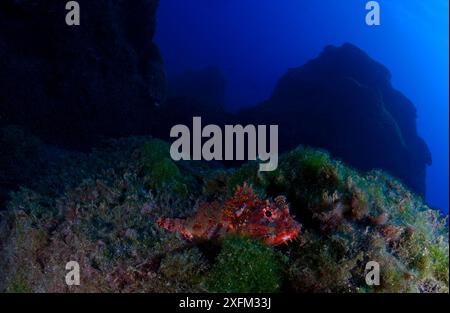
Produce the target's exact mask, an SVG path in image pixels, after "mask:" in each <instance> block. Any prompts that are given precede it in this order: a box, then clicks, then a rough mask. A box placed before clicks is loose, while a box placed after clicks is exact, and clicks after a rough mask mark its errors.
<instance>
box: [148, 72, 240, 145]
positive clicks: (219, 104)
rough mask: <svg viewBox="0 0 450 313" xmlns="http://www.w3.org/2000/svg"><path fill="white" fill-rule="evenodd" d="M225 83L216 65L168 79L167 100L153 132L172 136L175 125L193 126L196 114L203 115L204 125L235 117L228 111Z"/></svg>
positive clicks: (223, 122) (223, 121)
mask: <svg viewBox="0 0 450 313" xmlns="http://www.w3.org/2000/svg"><path fill="white" fill-rule="evenodd" d="M226 85H227V84H226V79H225V77H224V76H223V74H222V73H221V71H220V69H219V68H216V67H207V68H203V69H198V70H189V71H187V72H185V73H183V74H182V75H180V76H178V77H175V78H174V79H173V80H169V88H168V96H167V100H166V103H165V104H164V106H163V107H162V108H161V109H160V110H159V111H158V113H159V116H160V119H159V121H160V122H159V125H158V127H155V128H154V131H153V133H152V134H153V135H155V136H158V137H161V138H164V139H169V134H170V129H171V128H172V127H173V126H174V125H177V124H184V125H188V126H189V125H192V118H193V117H194V116H200V117H201V118H202V123H203V124H204V125H206V124H211V123H214V124H218V125H223V124H225V123H226V122H228V123H230V122H232V116H231V115H230V114H227V113H226V112H225V91H226Z"/></svg>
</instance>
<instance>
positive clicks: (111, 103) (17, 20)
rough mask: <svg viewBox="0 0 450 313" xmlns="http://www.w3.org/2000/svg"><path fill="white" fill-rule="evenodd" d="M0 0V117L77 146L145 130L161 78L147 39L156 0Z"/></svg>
mask: <svg viewBox="0 0 450 313" xmlns="http://www.w3.org/2000/svg"><path fill="white" fill-rule="evenodd" d="M78 2H79V4H80V7H81V25H80V26H67V25H66V23H65V20H64V19H65V16H66V13H67V11H66V9H65V5H66V2H65V1H16V0H4V1H1V3H0V110H1V112H2V113H1V115H0V124H21V125H24V126H26V127H27V128H28V129H30V130H31V131H33V132H35V133H36V134H38V135H39V136H40V137H41V138H42V139H44V140H45V141H47V142H52V143H58V144H63V145H65V146H71V147H85V146H87V145H90V144H92V143H93V142H96V141H97V139H98V138H99V137H105V136H106V137H111V136H124V135H130V134H139V133H142V132H144V131H149V128H150V126H149V125H151V124H152V119H156V118H155V114H156V113H155V112H154V111H155V108H156V107H157V106H158V105H160V104H161V103H163V102H164V98H165V94H166V79H165V72H164V68H163V65H162V58H161V56H160V54H159V51H158V48H157V47H156V45H155V44H154V43H153V41H152V38H153V35H154V32H155V26H156V10H157V6H158V0H139V1H125V0H98V1H89V0H79V1H78Z"/></svg>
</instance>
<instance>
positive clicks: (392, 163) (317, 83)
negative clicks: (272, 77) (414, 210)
mask: <svg viewBox="0 0 450 313" xmlns="http://www.w3.org/2000/svg"><path fill="white" fill-rule="evenodd" d="M390 78H391V76H390V73H389V71H388V70H387V69H386V68H385V67H384V66H382V65H381V64H379V63H377V62H375V61H374V60H372V59H371V58H370V57H369V56H367V55H366V54H365V53H364V52H363V51H361V50H360V49H358V48H357V47H355V46H353V45H351V44H344V45H343V46H341V47H332V46H329V47H327V48H326V49H325V50H324V51H323V52H322V54H321V55H320V56H319V57H318V58H317V59H314V60H312V61H310V62H308V63H307V64H305V65H304V66H302V67H299V68H295V69H291V70H290V71H289V72H288V73H287V74H286V75H285V76H284V77H283V78H282V79H281V80H280V81H279V82H278V85H277V86H276V88H275V90H274V92H273V95H272V97H271V98H270V99H269V100H267V101H266V102H265V103H262V104H260V105H258V106H256V107H254V108H251V109H248V110H246V111H244V112H242V113H241V114H242V116H243V117H244V119H245V120H246V121H250V122H254V123H275V124H279V131H280V138H279V140H280V148H281V150H288V149H291V148H292V147H294V146H297V145H298V144H304V145H309V146H313V147H320V148H324V149H326V150H328V151H330V152H331V153H332V154H333V155H334V156H335V157H338V158H341V159H342V160H343V161H345V162H347V163H349V164H350V165H352V166H354V167H356V168H358V169H361V170H370V169H374V168H377V169H383V170H386V171H387V172H389V173H390V174H392V175H393V176H395V177H397V178H399V179H401V180H402V181H403V182H404V183H405V184H406V185H407V186H409V187H410V188H412V190H414V191H416V192H417V193H419V194H421V195H424V194H425V174H426V165H427V164H430V163H431V155H430V152H429V150H428V147H427V145H426V144H425V142H424V141H423V140H422V138H420V137H419V136H418V134H417V131H416V111H415V108H414V105H413V104H412V103H411V102H410V101H409V100H408V99H407V98H406V97H405V96H404V95H403V94H401V93H400V92H399V91H397V90H395V89H393V88H392V86H391V84H390Z"/></svg>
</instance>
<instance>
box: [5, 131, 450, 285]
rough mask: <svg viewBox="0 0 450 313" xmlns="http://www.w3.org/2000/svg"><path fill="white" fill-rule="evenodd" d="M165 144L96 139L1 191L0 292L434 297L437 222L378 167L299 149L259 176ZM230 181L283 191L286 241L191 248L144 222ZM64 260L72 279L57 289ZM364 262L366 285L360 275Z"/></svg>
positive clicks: (179, 213) (221, 189) (249, 167)
mask: <svg viewBox="0 0 450 313" xmlns="http://www.w3.org/2000/svg"><path fill="white" fill-rule="evenodd" d="M168 149H169V145H168V144H167V143H165V142H163V141H160V140H156V139H153V138H145V137H143V138H128V139H122V140H113V141H108V142H106V143H105V144H103V145H102V146H99V147H98V148H97V149H96V150H95V151H93V152H92V153H90V154H76V155H70V156H68V157H67V158H66V159H65V160H61V161H60V162H59V163H58V164H55V165H54V167H53V168H52V169H51V170H49V171H48V173H47V175H44V176H40V177H36V181H35V184H33V185H31V186H29V187H28V188H22V189H20V190H19V191H17V192H15V193H14V194H12V199H11V201H9V203H8V205H7V210H6V211H4V212H1V213H0V214H1V219H0V242H1V243H2V244H1V246H0V266H1V267H0V268H1V269H2V270H1V271H0V290H2V291H9V292H51V291H57V292H106V291H108V292H205V291H209V292H283V291H294V292H448V286H449V260H448V252H449V251H448V247H449V246H448V223H447V219H446V218H445V217H443V216H441V215H440V213H439V211H437V210H432V209H430V208H429V207H428V206H427V205H426V204H425V203H424V202H423V201H422V199H421V198H420V197H419V196H417V195H415V194H414V193H412V192H411V191H409V190H408V189H407V188H405V187H404V186H403V185H402V184H401V183H399V182H398V181H397V180H395V179H393V178H392V177H390V176H388V175H386V174H385V173H383V172H380V171H371V172H368V173H360V172H358V171H356V170H354V169H352V168H350V167H348V166H346V165H345V164H343V163H342V162H340V161H337V160H334V159H332V158H331V157H330V156H329V155H328V153H326V152H325V151H319V150H314V149H311V148H306V147H298V148H296V149H294V150H292V151H291V152H289V153H286V154H285V155H283V156H281V158H280V162H279V167H278V169H277V170H276V171H273V172H264V173H262V172H259V171H258V166H257V164H256V163H248V164H245V165H243V166H242V167H240V168H236V169H224V168H219V169H218V168H214V167H212V168H211V167H209V165H208V164H207V163H201V164H200V163H198V164H197V163H189V164H184V163H180V162H173V161H172V160H171V159H169V158H168V157H167V156H168V153H169V152H168ZM161 162H163V163H164V164H162V163H161ZM168 162H170V165H169V166H166V164H165V163H167V164H169V163H168ZM243 183H247V184H249V185H251V186H253V188H254V190H255V192H257V193H258V194H259V195H260V196H261V197H264V199H271V198H275V196H278V195H284V196H285V197H286V198H287V201H288V202H289V203H290V209H291V212H292V213H294V214H295V218H296V220H297V221H298V222H300V223H301V224H302V231H301V232H300V234H299V235H298V236H297V238H296V240H295V241H293V242H290V243H288V244H286V245H281V246H276V247H270V246H267V245H265V244H264V243H263V242H262V241H259V240H258V239H257V238H252V237H248V236H247V237H242V236H232V237H226V238H225V239H224V240H222V241H218V242H213V241H211V242H196V241H189V240H185V239H184V238H182V237H181V236H179V235H177V234H173V233H170V232H168V231H166V230H164V229H162V228H161V227H159V226H158V225H157V221H158V219H159V218H161V217H165V216H171V217H176V218H183V217H188V216H192V214H193V213H194V210H195V208H196V207H198V206H199V205H202V203H206V202H208V201H211V200H218V199H220V198H223V199H227V198H229V197H230V195H232V194H233V191H234V190H235V187H236V186H237V185H242V184H243ZM180 186H183V188H180ZM219 195H220V197H219ZM218 203H220V202H218ZM71 260H76V261H77V262H78V263H79V264H80V268H81V271H82V275H81V282H82V283H81V285H80V286H67V285H66V284H65V283H64V275H65V273H66V271H65V264H66V263H67V262H69V261H71ZM371 261H372V262H373V261H375V262H377V263H378V264H379V266H380V284H379V285H368V284H367V283H366V274H367V271H366V264H367V263H368V262H371Z"/></svg>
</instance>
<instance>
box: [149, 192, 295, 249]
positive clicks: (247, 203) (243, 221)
mask: <svg viewBox="0 0 450 313" xmlns="http://www.w3.org/2000/svg"><path fill="white" fill-rule="evenodd" d="M157 224H158V225H159V226H160V227H162V228H164V229H166V230H168V231H171V232H177V233H179V234H181V235H182V236H183V237H184V238H185V239H187V240H199V241H202V240H212V239H220V238H222V237H223V236H224V235H226V234H237V235H243V236H248V237H252V238H258V239H261V240H263V241H264V242H265V243H266V244H268V245H272V246H275V245H279V244H282V243H286V242H288V241H291V240H293V239H295V238H296V237H297V236H298V234H299V233H300V229H301V227H300V224H299V223H297V222H296V221H295V220H294V219H293V217H292V216H291V215H290V214H289V205H288V204H287V203H286V198H285V197H282V196H279V197H277V198H275V200H274V201H273V202H272V201H269V200H261V199H259V198H258V196H257V195H255V193H254V191H253V189H252V187H250V186H248V185H247V184H245V185H244V186H239V187H238V188H237V190H236V192H235V194H234V196H233V197H232V198H231V199H229V200H228V201H226V202H225V204H224V205H221V204H220V203H218V202H212V203H205V204H203V205H201V206H200V207H199V209H198V210H197V212H196V214H195V215H194V216H192V217H189V218H187V219H177V218H174V219H172V218H160V219H158V221H157Z"/></svg>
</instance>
